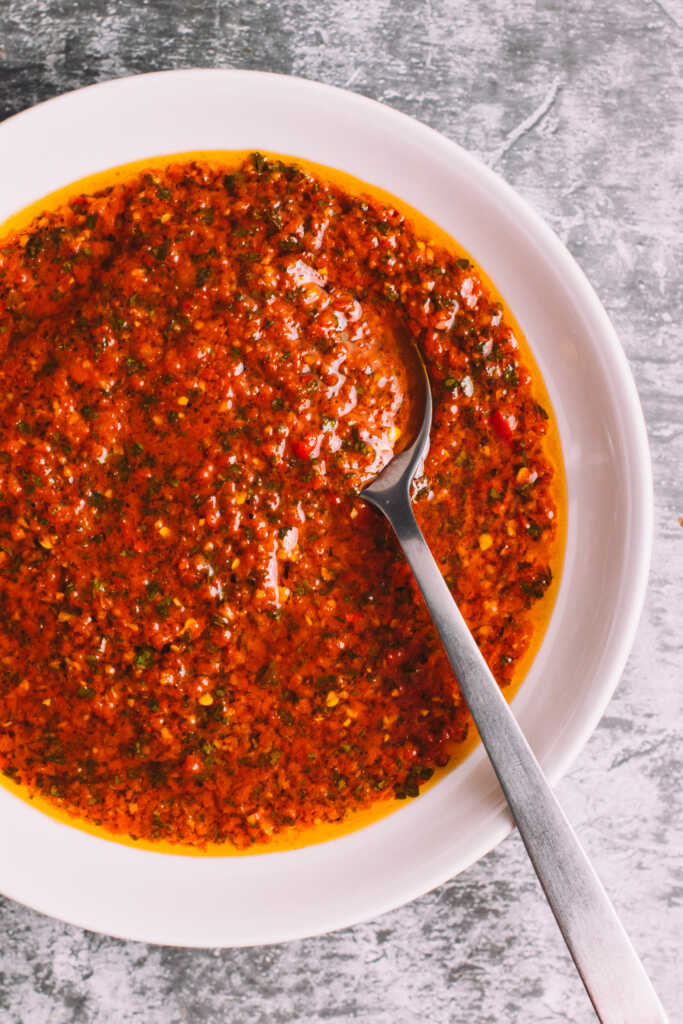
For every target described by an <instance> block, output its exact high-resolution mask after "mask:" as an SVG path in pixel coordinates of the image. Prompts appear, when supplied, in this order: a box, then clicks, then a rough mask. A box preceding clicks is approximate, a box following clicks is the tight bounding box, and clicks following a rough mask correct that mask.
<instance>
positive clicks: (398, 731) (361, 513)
mask: <svg viewBox="0 0 683 1024" xmlns="http://www.w3.org/2000/svg"><path fill="white" fill-rule="evenodd" d="M411 337H412V338H413V339H414V340H415V341H416V342H417V343H418V344H419V346H420V348H421V350H422V352H423V354H424V357H425V360H426V362H427V365H428V369H429V372H430V377H431V381H432V390H433V397H434V425H433V430H432V438H431V451H430V454H429V457H428V459H427V462H426V464H425V468H424V475H423V476H422V477H421V478H420V479H419V480H417V481H416V484H415V488H414V506H415V511H416V515H417V517H418V520H419V522H420V525H421V527H422V529H423V531H424V533H425V536H426V538H427V541H428V543H429V544H430V546H431V548H432V550H433V552H434V555H435V558H436V559H437V562H438V563H439V565H440V567H441V569H442V572H443V574H444V577H445V578H446V581H447V583H448V585H449V587H450V588H451V590H452V592H453V594H454V596H455V598H456V600H457V601H458V603H459V605H460V608H461V610H462V612H463V614H464V615H465V617H466V619H467V621H468V623H469V625H470V628H471V629H472V630H473V633H474V635H475V638H476V639H477V642H478V643H479V645H480V647H481V649H482V651H483V653H484V655H485V656H486V658H487V660H488V662H489V664H490V666H491V669H492V671H493V672H494V674H495V675H496V678H497V679H498V680H499V682H500V683H501V685H503V686H505V685H507V684H509V682H510V680H511V679H512V677H513V672H514V669H515V666H516V665H517V664H518V663H519V661H520V659H521V658H522V657H523V656H524V654H525V652H526V651H527V650H528V648H529V644H530V642H531V638H532V634H533V630H534V616H533V612H532V608H533V605H534V604H535V603H536V602H537V601H539V600H541V599H542V598H543V597H544V595H545V594H546V591H547V589H548V587H549V586H550V583H551V580H552V572H551V569H550V565H551V563H552V562H553V560H554V558H555V555H556V548H557V544H558V525H557V503H556V500H555V496H554V492H553V479H554V476H555V469H554V467H553V465H552V460H551V459H550V457H549V455H548V451H547V449H546V446H545V445H544V436H545V434H546V430H547V427H548V412H547V411H546V410H545V409H544V408H543V406H542V405H541V404H539V402H538V400H537V398H536V392H535V390H534V384H533V382H532V379H531V375H530V373H529V370H528V368H527V367H526V366H525V364H524V360H523V357H522V354H521V351H520V348H519V343H518V341H517V339H516V337H515V334H514V331H513V330H512V328H511V326H510V323H509V322H508V321H507V320H506V317H505V316H504V313H503V309H502V307H501V305H500V304H499V303H498V302H497V301H496V299H495V297H494V296H492V295H491V294H490V293H489V290H488V289H487V287H486V285H485V283H484V282H483V281H482V278H481V276H480V275H479V274H478V273H477V271H476V268H475V267H474V266H473V265H472V264H471V263H470V261H469V260H467V259H464V258H462V257H460V256H458V255H456V254H454V253H453V252H450V251H448V250H446V249H445V248H440V247H438V246H433V245H430V243H429V241H428V240H426V239H422V238H420V237H419V236H418V235H417V234H416V232H415V231H414V229H413V227H412V226H411V223H410V222H409V220H407V219H406V217H405V216H404V215H403V214H402V213H401V212H400V211H398V210H396V209H394V208H393V207H392V206H390V205H388V204H385V203H382V202H379V201H377V200H376V199H373V198H371V197H368V196H358V195H354V194H351V193H349V192H347V191H346V190H344V189H343V188H340V187H339V186H337V185H335V184H332V183H330V182H327V181H325V180H322V179H320V178H318V177H317V176H314V175H312V174H310V173H309V172H307V171H306V170H304V169H302V168H299V167H297V166H296V165H293V164H290V163H285V162H282V161H279V160H276V159H272V158H268V157H264V156H262V155H260V154H253V155H252V156H250V157H249V158H248V159H247V160H246V161H245V162H244V163H243V164H242V165H241V166H240V167H237V168H231V169H230V168H225V167H218V166H216V165H214V164H213V163H209V162H202V161H196V160H195V161H189V162H188V161H182V162H180V161H179V162H169V163H168V164H167V165H166V166H164V167H161V168H154V169H153V170H150V171H147V172H140V173H138V174H136V175H135V176H134V177H132V178H130V179H129V180H127V181H124V182H121V183H116V184H113V185H111V186H110V187H107V188H104V189H102V190H99V191H98V192H97V193H95V194H77V195H74V196H72V197H71V198H70V200H69V201H68V202H66V203H64V204H62V205H61V206H60V207H58V208H57V209H55V210H52V211H50V212H46V213H45V214H42V215H41V216H39V217H37V218H36V219H34V221H33V222H32V223H31V224H30V225H29V226H27V227H26V228H24V229H21V230H18V231H15V232H12V233H10V235H9V236H8V237H6V238H5V239H4V240H0V356H1V358H0V381H1V383H2V387H1V388H0V603H1V606H2V615H1V616H0V768H1V769H2V771H3V773H4V774H5V775H6V776H7V777H8V778H10V779H11V780H13V781H14V782H16V783H18V784H20V785H21V786H23V787H26V789H27V790H28V792H30V793H35V794H41V795H42V797H43V798H45V799H47V800H48V801H49V802H50V803H52V804H53V805H54V806H56V807H59V808H61V809H63V810H65V811H66V812H68V813H70V814H73V815H76V816H79V817H81V818H84V819H86V820H87V821H90V822H93V823H95V824H97V825H100V826H102V827H103V828H104V829H106V830H107V831H109V832H111V833H113V834H118V835H125V836H132V837H134V838H139V839H143V840H151V841H159V840H163V841H166V842H169V843H173V844H181V845H185V846H190V847H197V848H200V849H201V848H204V847H206V845H207V844H215V843H219V844H221V843H228V844H232V845H233V846H234V847H236V848H239V849H247V848H250V847H251V846H252V845H253V844H261V843H264V842H269V841H270V840H272V839H273V838H274V837H276V836H278V835H281V834H286V833H287V832H290V831H292V830H301V829H306V828H309V827H311V826H313V825H317V824H319V823H323V822H337V821H341V820H343V819H345V818H346V817H347V816H349V815H350V814H352V812H354V811H357V810H358V809H362V808H368V807H371V806H373V805H375V804H376V803H377V802H378V801H388V800H391V799H392V798H399V799H404V798H406V797H414V796H417V795H418V793H419V791H420V788H421V787H422V786H423V785H424V784H425V783H426V782H427V781H428V780H429V778H430V777H431V776H432V774H433V773H434V771H435V770H436V769H437V768H439V767H443V766H444V765H446V764H447V763H448V761H449V758H450V757H451V756H452V755H453V752H454V749H455V747H456V745H457V744H458V743H459V742H461V741H462V740H463V739H464V738H465V736H466V734H467V731H468V724H469V720H468V714H467V710H466V708H465V706H464V704H463V702H462V700H461V697H460V694H459V690H458V687H457V682H456V680H455V678H454V676H453V674H452V671H451V670H450V667H449V665H448V662H447V659H446V656H445V654H444V653H443V651H442V648H441V646H440V643H439V640H438V637H437V635H436V633H435V631H434V629H433V627H432V625H431V621H430V619H429V617H428V615H427V613H426V610H425V608H424V606H423V604H422V600H421V598H420V596H419V593H418V591H417V588H416V585H415V583H414V581H413V579H412V576H411V574H410V571H409V569H408V567H407V565H406V564H405V562H404V560H403V558H402V556H401V554H400V552H399V551H398V549H397V546H396V544H395V542H394V539H393V536H392V535H391V532H390V530H389V527H388V526H387V524H386V523H385V522H384V520H383V519H382V518H381V517H380V516H379V514H378V513H376V512H375V511H374V510H372V509H370V508H369V507H367V506H365V505H364V503H363V502H362V501H361V500H360V499H358V497H357V494H358V491H359V490H360V489H361V487H362V486H363V485H364V484H365V483H367V482H368V481H369V480H370V479H372V477H373V476H374V475H376V473H377V472H378V471H379V469H380V468H381V467H382V466H383V465H385V464H386V462H387V461H388V460H389V459H390V457H391V455H392V453H393V452H394V451H396V450H399V449H400V447H401V444H402V441H403V440H405V433H406V430H407V429H408V428H407V422H408V417H409V413H410V378H409V373H408V370H407V367H406V362H405V360H404V358H403V355H402V352H403V346H404V344H405V340H406V339H407V338H411Z"/></svg>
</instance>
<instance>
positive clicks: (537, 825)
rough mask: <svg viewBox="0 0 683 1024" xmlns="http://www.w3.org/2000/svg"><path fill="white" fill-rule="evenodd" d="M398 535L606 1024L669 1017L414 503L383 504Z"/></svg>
mask: <svg viewBox="0 0 683 1024" xmlns="http://www.w3.org/2000/svg"><path fill="white" fill-rule="evenodd" d="M377 507H378V508H380V509H381V511H382V512H383V513H384V515H385V516H386V517H387V519H388V520H389V522H390V523H391V526H392V527H393V529H394V532H395V533H396V536H397V537H398V540H399V542H400V544H401V547H402V548H403V551H404V553H405V555H406V558H407V559H408V562H409V563H410V567H411V568H412V570H413V573H414V574H415V578H416V580H417V582H418V584H419V587H420V590H421V591H422V595H423V597H424V599H425V602H426V604H427V607H428V609H429V612H430V614H431V616H432V619H433V620H434V625H435V626H436V628H437V630H438V631H439V635H440V637H441V640H442V642H443V645H444V647H445V649H446V653H447V654H448V658H449V660H450V663H451V665H452V666H453V670H454V672H455V674H456V677H457V679H458V683H459V685H460V690H461V692H462V694H463V697H464V698H465V700H466V701H467V704H468V706H469V709H470V712H471V714H472V718H473V719H474V721H475V724H476V726H477V729H478V730H479V735H480V736H481V739H482V742H483V744H484V747H485V748H486V751H487V753H488V756H489V758H490V760H491V763H492V764H493V767H494V769H495V772H496V775H497V776H498V781H499V782H500V785H501V788H502V790H503V793H504V794H505V798H506V800H507V802H508V804H509V806H510V810H511V812H512V816H513V818H514V820H515V823H516V825H517V828H518V829H519V833H520V835H521V837H522V839H523V841H524V845H525V846H526V850H527V853H528V854H529V857H530V858H531V863H532V864H533V866H534V869H535V871H536V874H537V875H538V878H539V881H540V883H541V885H542V886H543V890H544V892H545V895H546V897H547V900H548V902H549V904H550V906H551V908H552V911H553V914H554V915H555V919H556V921H557V923H558V925H559V927H560V931H561V932H562V935H563V936H564V939H565V942H566V943H567V946H568V947H569V952H570V953H571V955H572V957H573V959H574V963H575V964H576V967H577V969H578V972H579V974H580V975H581V978H582V980H583V983H584V985H585V986H586V991H587V992H588V995H589V996H590V999H591V1002H592V1003H593V1006H594V1008H595V1012H596V1014H597V1016H598V1018H599V1020H601V1021H602V1022H603V1024H655V1022H666V1021H667V1019H668V1018H667V1016H666V1013H665V1011H664V1008H663V1007H662V1005H661V1003H660V1001H659V999H658V997H657V994H656V992H655V990H654V989H653V987H652V984H651V983H650V980H649V978H648V976H647V974H646V973H645V969H644V967H643V965H642V963H641V962H640V960H639V958H638V955H637V953H636V952H635V950H634V948H633V946H632V945H631V943H630V941H629V938H628V936H627V935H626V932H625V931H624V928H623V926H622V924H621V922H620V920H619V918H618V917H617V915H616V912H615V910H614V907H613V906H612V904H611V903H610V900H609V898H608V897H607V894H606V893H605V890H604V889H603V887H602V885H601V883H600V880H599V879H598V877H597V875H596V874H595V872H594V870H593V868H592V867H591V864H590V861H589V860H588V858H587V857H586V854H585V853H584V851H583V849H582V848H581V845H580V844H579V841H578V839H577V837H576V835H575V833H574V831H573V829H572V827H571V825H570V824H569V822H568V821H567V818H566V817H565V815H564V812H563V811H562V808H561V807H560V805H559V803H558V802H557V800H556V799H555V797H554V795H553V793H552V791H551V789H550V786H549V785H548V783H547V781H546V779H545V776H544V775H543V772H542V771H541V768H540V766H539V764H538V761H537V760H536V758H535V757H534V755H533V753H532V751H531V748H530V746H529V744H528V743H527V741H526V739H525V738H524V735H523V733H522V731H521V729H520V728H519V726H518V725H517V722H516V720H515V718H514V716H513V714H512V712H511V710H510V708H509V706H508V704H507V702H506V700H505V698H504V697H503V695H502V693H501V691H500V689H499V687H498V684H497V683H496V681H495V679H494V677H493V675H492V674H491V672H490V670H489V668H488V666H487V664H486V661H485V660H484V658H483V656H482V655H481V653H480V651H479V648H478V647H477V644H476V642H475V640H474V638H473V636H472V634H471V633H470V631H469V629H468V627H467V624H466V623H465V620H464V619H463V617H462V615H461V614H460V611H459V609H458V606H457V605H456V603H455V601H454V600H453V597H452V596H451V593H450V591H449V589H448V587H447V586H446V583H445V581H444V579H443V577H442V575H441V573H440V571H439V567H438V565H437V564H436V562H435V561H434V558H433V556H432V553H431V551H430V550H429V548H428V547H427V544H426V542H425V540H424V537H423V536H422V533H421V531H420V528H419V526H418V524H417V521H416V519H415V516H414V514H413V510H412V508H411V506H410V501H409V499H408V496H407V495H406V496H405V498H404V500H400V501H396V499H395V498H394V501H393V502H391V503H389V502H387V503H379V502H377Z"/></svg>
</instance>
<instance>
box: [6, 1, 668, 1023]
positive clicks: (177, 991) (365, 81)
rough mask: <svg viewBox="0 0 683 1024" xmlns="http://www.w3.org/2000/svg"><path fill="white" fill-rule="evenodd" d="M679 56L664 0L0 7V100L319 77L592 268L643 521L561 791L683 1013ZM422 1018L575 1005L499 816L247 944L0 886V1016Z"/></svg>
mask: <svg viewBox="0 0 683 1024" xmlns="http://www.w3.org/2000/svg"><path fill="white" fill-rule="evenodd" d="M682 57H683V5H682V4H681V3H680V2H678V0H613V2H610V3H604V2H602V0H545V2H543V0H538V2H537V3H532V2H530V0H515V2H512V0H481V2H479V3H461V2H459V0H413V2H411V0H394V2H391V0H328V2H327V3H315V2H313V0H238V2H235V3H231V2H221V0H187V2H183V0H91V2H88V0H0V117H4V116H8V115H10V114H12V113H14V112H15V111H18V110H21V109H22V108H24V107H27V106H30V105H31V104H33V103H35V102H37V101H39V100H42V99H46V98H47V97H50V96H53V95H55V94H57V93H60V92H62V91H64V90H67V89H73V88H75V87H77V86H80V85H85V84H88V83H90V82H95V81H100V80H102V79H106V78H111V77H117V76H120V75H125V74H131V73H135V72H141V71H148V70H152V69H159V68H170V67H185V66H192V65H206V66H210V65H214V66H219V67H242V68H258V69H264V70H269V71H278V72H284V73H292V74H297V75H303V76H306V77H309V78H314V79H318V80H321V81H324V82H330V83H333V84H335V85H340V86H345V87H347V88H350V89H353V90H356V91H358V92H361V93H364V94H366V95H368V96H372V97H374V98H376V99H379V100H382V101H384V102H385V103H388V104H390V105H391V106H394V107H396V108H398V109H400V110H403V111H405V112H406V113H409V114H412V115H414V116H415V117H418V118H420V119H421V120H423V121H425V122H427V123H428V124H430V125H432V126H433V127H434V128H437V129H438V130H439V131H441V132H443V133H444V134H446V135H447V136H448V137H450V138H452V139H455V140H456V141H457V142H459V143H461V144H462V145H464V146H466V147H467V148H469V149H471V150H472V151H474V152H475V153H478V154H479V155H480V156H481V157H482V158H483V159H484V160H485V161H486V162H487V163H489V164H490V165H492V166H494V167H495V168H496V169H498V170H499V171H500V172H501V173H502V174H503V175H504V176H505V178H507V180H508V181H509V182H511V184H512V185H513V186H514V187H515V188H517V189H518V190H519V191H520V192H521V193H522V194H523V195H524V196H525V197H526V198H527V199H529V200H530V201H531V202H532V203H533V204H534V205H535V207H536V208H537V209H538V210H539V211H540V212H541V213H542V214H543V216H544V217H545V218H546V219H547V220H548V221H549V223H550V224H551V225H552V226H553V228H554V229H555V230H556V231H557V233H558V234H559V235H560V237H561V238H562V239H563V241H564V242H565V243H566V244H567V245H568V247H569V249H570V250H571V251H572V253H573V254H574V255H575V257H576V258H577V259H578V261H579V263H580V264H581V265H582V267H583V268H584V270H585V271H586V273H587V275H588V277H589V278H590V279H591V281H592V282H593V284H594V286H595V288H596V289H597V291H598V293H599V295H600V296H601V298H602V300H603V302H604V304H605V306H606V308H607V310H608V312H609V313H610V315H611V317H612V319H613V321H614V323H615V325H616V327H617V330H618V331H619V333H620V335H621V338H622V342H623V345H624V348H625V350H626V352H627V355H628V357H629V359H630V361H631V365H632V367H633V371H634V374H635V377H636V381H637V384H638V388H639V391H640V395H641V399H642V402H643V406H644V410H645V415H646V418H647V423H648V429H649V434H650V441H651V446H652V455H653V462H654V475H655V488H656V494H655V500H656V537H655V548H654V560H653V565H652V573H651V579H650V588H649V593H648V599H647V604H646V608H645V611H644V614H643V618H642V621H641V625H640V629H639V632H638V636H637V640H636V643H635V646H634V649H633V653H632V655H631V658H630V660H629V663H628V667H627V670H626V672H625V675H624V678H623V680H622V682H621V684H620V686H619V689H618V692H617V694H616V696H615V698H614V700H613V701H612V704H611V705H610V708H609V710H608V712H607V715H606V716H605V718H604V719H603V721H602V723H601V725H600V727H599V729H598V730H597V732H596V733H595V735H594V736H593V738H592V739H591V741H590V742H589V744H588V746H587V747H586V749H585V750H584V751H583V753H582V754H581V756H580V758H579V760H578V762H577V763H576V765H575V766H574V768H573V769H572V771H571V772H570V773H569V775H568V776H567V777H566V778H565V779H564V781H563V782H562V783H561V785H560V786H559V795H560V797H561V799H562V801H563V803H564V805H565V807H566V809H567V811H568V813H569V815H570V817H571V818H572V820H573V822H574V823H575V824H576V826H577V828H578V830H579V832H580V834H581V836H582V838H583V840H584V842H585V845H586V847H587V849H588V851H589V853H590V855H591V856H592V858H593V860H594V862H595V864H596V866H597V868H598V870H599V872H600V874H601V876H602V878H603V880H604V882H605V884H606V886H607V888H608V890H609V891H610V893H611V894H612V895H613V897H614V900H615V903H616V905H617V908H618V910H619V912H620V913H621V915H622V917H623V920H624V922H625V924H626V925H627V928H628V930H629V931H630V933H631V935H632V937H633V940H634V942H635V943H636V945H637V947H638V948H639V950H640V951H641V953H642V956H643V959H644V961H645V964H646V966H647V967H648V969H649V971H650V972H651V975H652V978H653V979H654V981H655V983H656V985H657V987H658V989H659V991H660V993H661V996H662V998H663V999H664V1001H665V1002H666V1004H667V1006H668V1008H669V1011H670V1013H671V1017H672V1020H674V1021H675V1020H681V1019H683V968H682V967H681V948H680V947H681V934H683V914H682V913H681V895H682V893H683V798H682V795H681V775H682V767H683V766H682V764H681V761H682V754H681V734H682V729H681V712H682V710H683V709H682V706H681V705H682V700H681V684H682V678H681V677H682V676H683V672H682V659H681V618H680V611H681V603H682V602H681V596H682V595H681V577H682V575H683V553H682V552H683V529H682V528H681V525H680V524H679V516H681V515H683V485H682V483H681V470H682V468H683V443H682V438H683V420H682V415H681V407H682V405H683V346H682V343H681V320H682V319H683V287H682V284H681V267H682V266H683V181H682V177H683V87H682V76H681V61H682ZM0 159H2V154H0ZM420 1019H421V1020H424V1021H429V1022H436V1024H445V1022H449V1024H460V1022H463V1024H465V1022H467V1024H507V1022H517V1021H519V1022H524V1024H540V1022H544V1024H545V1022H549V1024H550V1022H552V1024H555V1022H570V1024H580V1022H584V1021H585V1022H589V1021H591V1020H593V1019H594V1018H593V1016H592V1013H591V1011H590V1009H589V1008H588V1006H587V1003H586V999H585V997H584V994H583V991H582V988H581V986H580V983H579V982H578V980H577V978H576V976H575V974H574V971H573V969H572V967H571V964H570V961H569V959H568V956H567V954H566V952H565V950H564V948H563V946H562V943H561V940H560V938H559V936H558V934H557V932H556V929H555V927H554V924H553V922H552V919H551V916H550V913H549V911H548V910H547V908H546V906H545V905H544V903H543V901H542V899H541V896H540V894H539V891H538V888H537V886H536V883H535V881H534V879H533V877H532V873H531V870H530V868H529V866H528V864H527V862H526V859H525V856H524V854H523V851H522V847H521V843H520V841H519V839H518V838H517V836H516V835H513V836H511V837H510V838H509V839H508V840H507V841H506V842H504V843H503V844H502V845H501V846H500V847H499V848H498V849H497V850H495V851H494V852H493V853H492V854H490V855H489V856H488V857H486V858H484V860H482V861H481V862H479V863H478V864H477V865H475V866H474V867H473V868H471V869H470V870H469V871H467V872H465V873H464V874H463V875H461V876H460V877H459V878H457V879H454V880H453V881H451V882H450V883H448V884H447V885H444V886H442V887H441V888H440V889H438V890H436V891H435V892H432V893H430V894H429V895H427V896H425V897H423V898H422V899H418V900H416V901H415V902H413V903H412V904H410V905H408V906H406V907H403V908H401V909H399V910H396V911H394V912H393V913H390V914H387V915H385V916H384V917H382V918H380V919H378V920H376V921H372V922H369V923H367V924H363V925H359V926H357V927H354V928H349V929H347V930H345V931H342V932H339V933H336V934H332V935H328V936H324V937H322V938H316V939H310V940H306V941H302V942H295V943H291V944H288V945H282V946H272V947H268V948H263V949H253V950H241V951H240V950H238V951H233V950H213V951H211V950H209V951H191V950H170V949H162V948H159V947H152V946H150V947H146V946H144V945H139V944H134V943H125V942H120V941H117V940H114V939H110V938H107V937H103V936H99V935H93V934H89V933H86V932H83V931H81V930H80V929H78V928H73V927H70V926H66V925H63V924H60V923H58V922H55V921H52V920H49V919H47V918H44V917H41V916H39V915H38V914H35V913H33V912H31V911H29V910H26V909H25V908H23V907H20V906H17V905H16V904H14V903H11V902H9V901H6V900H5V901H3V900H0V1022H2V1024H6V1022H7V1024H9V1022H22V1024H23V1022H30V1024H47V1022H49V1024H67V1022H79V1024H80V1022H83V1024H94V1022H107V1024H108V1022H112V1024H133V1022H144V1024H181V1022H182V1024H184V1022H192V1024H195V1022H196V1024H201V1022H212V1024H213V1022H223V1021H225V1022H228V1024H242V1022H244V1024H247V1022H248V1024H261V1022H275V1024H290V1022H299V1021H301V1022H318V1021H320V1022H323V1021H326V1022H335V1024H341V1022H347V1021H363V1022H365V1024H409V1022H412V1021H416V1020H420ZM633 1024H639V1022H637V1021H634V1022H633Z"/></svg>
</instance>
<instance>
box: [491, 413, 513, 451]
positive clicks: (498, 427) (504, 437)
mask: <svg viewBox="0 0 683 1024" xmlns="http://www.w3.org/2000/svg"><path fill="white" fill-rule="evenodd" d="M491 426H492V427H493V431H494V433H495V434H496V436H497V437H498V438H500V440H501V441H507V443H508V444H511V443H512V439H513V437H514V432H515V430H516V429H517V417H516V416H515V415H514V414H513V413H502V412H501V411H500V409H496V411H495V412H494V413H492V415H491Z"/></svg>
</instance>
